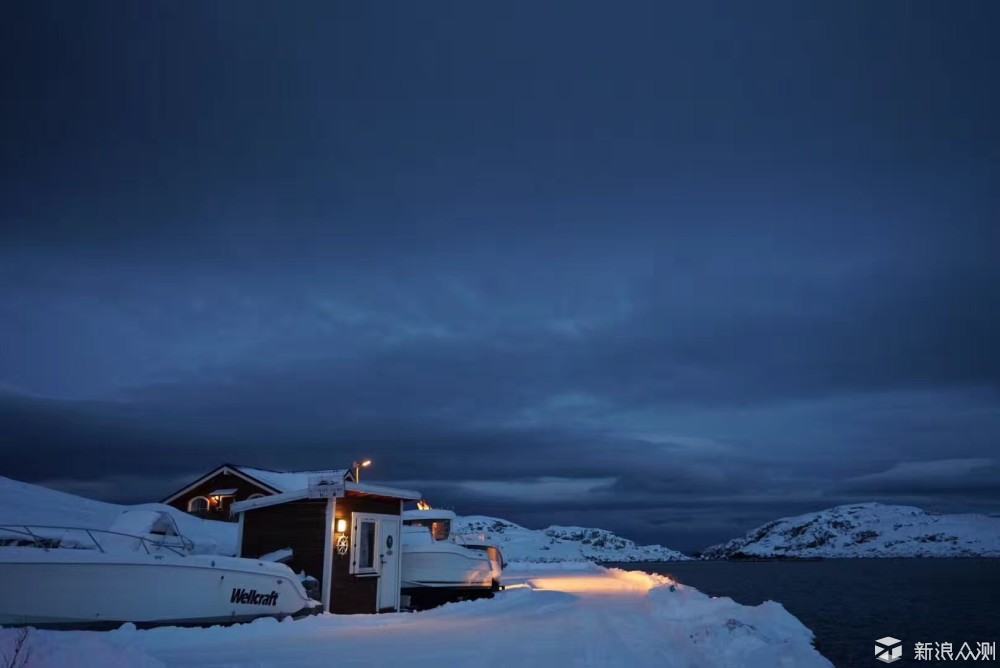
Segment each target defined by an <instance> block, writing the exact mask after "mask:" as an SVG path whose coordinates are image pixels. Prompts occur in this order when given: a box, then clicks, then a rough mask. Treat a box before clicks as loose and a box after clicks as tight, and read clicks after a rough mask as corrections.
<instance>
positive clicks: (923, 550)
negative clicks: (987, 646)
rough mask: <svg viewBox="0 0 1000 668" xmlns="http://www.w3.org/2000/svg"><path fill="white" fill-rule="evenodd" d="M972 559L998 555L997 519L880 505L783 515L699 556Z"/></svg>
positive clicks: (999, 524)
mask: <svg viewBox="0 0 1000 668" xmlns="http://www.w3.org/2000/svg"><path fill="white" fill-rule="evenodd" d="M971 556H992V557H996V556H1000V518H996V517H987V516H985V515H935V514H931V513H927V512H924V511H923V510H921V509H920V508H914V507H912V506H889V505H883V504H880V503H863V504H857V505H850V506H837V507H836V508H829V509H827V510H821V511H819V512H816V513H807V514H805V515H799V516H798V517H786V518H783V519H780V520H776V521H774V522H770V523H768V524H765V525H764V526H761V527H758V528H756V529H754V530H753V531H750V532H749V533H747V534H746V535H745V536H743V537H742V538H736V539H733V540H731V541H729V542H728V543H724V544H722V545H715V546H712V547H710V548H708V549H706V550H705V551H704V552H703V553H702V558H703V559H746V558H750V559H753V558H775V557H798V558H802V557H828V558H837V557H971Z"/></svg>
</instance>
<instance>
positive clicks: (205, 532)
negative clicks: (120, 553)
mask: <svg viewBox="0 0 1000 668" xmlns="http://www.w3.org/2000/svg"><path fill="white" fill-rule="evenodd" d="M126 510H162V511H164V512H167V513H169V514H170V515H172V516H173V518H174V520H175V521H176V522H177V528H178V529H180V532H181V533H182V534H183V535H184V536H186V537H187V538H189V539H191V541H193V542H194V544H195V551H196V552H201V553H206V554H235V553H236V532H237V525H236V523H234V522H213V521H211V520H201V519H198V518H197V517H194V516H193V515H188V514H187V513H185V512H182V511H180V510H177V509H176V508H172V507H171V506H167V505H163V504H162V503H143V504H139V505H135V506H122V505H117V504H114V503H104V502H103V501H94V500H92V499H85V498H83V497H81V496H75V495H73V494H65V493H63V492H57V491H56V490H54V489H49V488H48V487H41V486H39V485H31V484H28V483H26V482H20V481H18V480H12V479H10V478H4V477H3V476H0V525H3V524H31V525H45V526H61V527H62V526H65V527H82V528H87V529H108V528H109V527H111V525H112V524H114V523H115V521H116V520H118V518H119V515H121V513H122V512H123V511H126Z"/></svg>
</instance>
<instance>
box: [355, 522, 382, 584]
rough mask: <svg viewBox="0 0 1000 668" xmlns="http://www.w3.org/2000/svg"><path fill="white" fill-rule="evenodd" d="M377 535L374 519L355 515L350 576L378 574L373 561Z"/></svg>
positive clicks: (375, 563) (375, 562) (376, 565)
mask: <svg viewBox="0 0 1000 668" xmlns="http://www.w3.org/2000/svg"><path fill="white" fill-rule="evenodd" d="M377 533H378V532H377V524H376V521H375V519H373V518H372V519H369V518H366V517H364V515H362V514H359V513H355V515H354V536H353V540H352V541H351V570H350V572H351V573H352V574H358V575H360V574H365V573H378V562H377V561H376V559H375V553H376V549H377V548H376V543H375V540H376V534H377Z"/></svg>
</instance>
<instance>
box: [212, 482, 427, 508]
mask: <svg viewBox="0 0 1000 668" xmlns="http://www.w3.org/2000/svg"><path fill="white" fill-rule="evenodd" d="M344 490H345V491H347V492H354V493H356V494H371V495H372V496H385V497H389V498H392V499H402V500H403V501H416V500H418V499H419V498H420V497H421V494H420V492H415V491H413V490H412V489H400V488H398V487H387V486H385V485H372V484H369V483H366V482H348V483H346V484H345V485H344ZM307 498H309V490H308V489H306V488H303V489H298V490H294V491H291V492H282V493H281V494H274V495H272V496H262V497H260V498H257V499H247V500H246V501H238V502H237V503H234V504H233V505H232V506H231V507H230V509H229V511H230V512H231V513H234V514H235V513H242V512H244V511H247V510H255V509H257V508H267V507H268V506H277V505H280V504H282V503H289V502H291V501H301V500H302V499H307Z"/></svg>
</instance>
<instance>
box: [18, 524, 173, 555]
mask: <svg viewBox="0 0 1000 668" xmlns="http://www.w3.org/2000/svg"><path fill="white" fill-rule="evenodd" d="M52 531H55V532H60V533H59V534H58V535H55V536H53V535H52V533H51V532H52ZM71 531H75V532H80V534H81V535H86V536H87V537H88V538H89V539H90V541H91V543H93V546H94V547H87V546H81V545H79V544H78V541H74V540H67V538H69V536H68V534H69V532H71ZM46 534H48V535H46ZM95 534H98V535H101V536H118V537H123V538H129V539H132V540H134V541H139V543H138V545H141V546H142V548H143V550H145V551H146V554H149V555H152V554H153V552H151V551H150V547H152V548H153V549H154V550H169V551H170V552H173V553H174V554H176V555H178V556H181V557H184V556H187V554H186V552H187V551H188V550H190V549H191V548H192V547H193V543H191V541H190V540H188V539H187V538H184V537H183V536H181V535H180V534H179V533H178V534H176V537H177V538H178V540H180V545H168V544H167V542H166V540H165V539H164V540H155V539H152V538H149V537H148V536H137V535H135V534H130V533H123V532H121V531H111V530H108V529H89V528H86V527H66V526H51V525H44V524H0V546H4V545H6V546H11V544H12V541H16V543H17V545H16V546H18V547H37V548H41V549H44V550H46V551H48V550H51V549H57V550H67V549H70V550H81V549H82V550H91V549H94V548H96V549H97V551H98V552H101V553H102V554H107V550H106V549H105V545H102V544H101V541H99V540H98V539H97V537H96V536H95ZM11 535H13V537H11ZM24 541H28V543H29V544H28V545H19V543H22V542H24ZM138 545H133V548H132V549H133V551H136V550H138Z"/></svg>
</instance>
